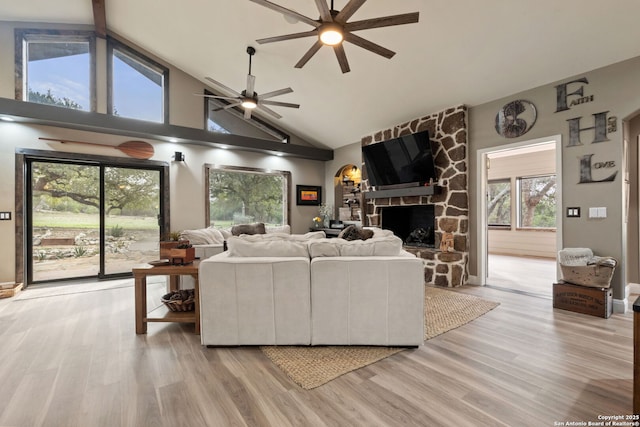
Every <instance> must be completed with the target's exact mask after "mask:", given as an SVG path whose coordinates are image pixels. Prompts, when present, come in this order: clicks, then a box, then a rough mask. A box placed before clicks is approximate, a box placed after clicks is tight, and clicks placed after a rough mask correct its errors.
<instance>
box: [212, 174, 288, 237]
mask: <svg viewBox="0 0 640 427" xmlns="http://www.w3.org/2000/svg"><path fill="white" fill-rule="evenodd" d="M240 169H242V170H240ZM208 175H209V178H208V197H209V200H208V207H209V225H210V226H212V225H215V226H217V227H226V226H229V225H232V224H243V223H252V222H262V223H264V224H265V225H284V224H287V212H288V197H287V195H288V193H289V190H288V189H289V176H290V173H289V172H284V171H266V170H261V169H249V168H233V167H225V168H213V167H211V168H208Z"/></svg>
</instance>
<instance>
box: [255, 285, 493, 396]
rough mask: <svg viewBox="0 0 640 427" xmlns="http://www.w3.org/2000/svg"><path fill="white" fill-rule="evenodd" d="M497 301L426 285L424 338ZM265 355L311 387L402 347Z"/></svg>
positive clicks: (290, 349) (284, 349) (268, 349)
mask: <svg viewBox="0 0 640 427" xmlns="http://www.w3.org/2000/svg"><path fill="white" fill-rule="evenodd" d="M498 305H499V303H497V302H492V301H487V300H483V299H482V298H478V297H476V296H473V295H467V294H463V293H460V292H452V291H446V290H443V289H438V288H433V287H429V286H427V287H426V288H425V337H424V339H425V340H429V339H431V338H434V337H436V336H438V335H441V334H443V333H445V332H447V331H450V330H452V329H455V328H458V327H460V326H462V325H464V324H467V323H469V322H471V321H472V320H474V319H477V318H478V317H480V316H482V315H483V314H485V313H487V312H488V311H490V310H492V309H494V308H496V307H497V306H498ZM260 349H261V350H262V352H263V353H264V354H266V355H267V357H268V358H269V359H271V361H272V362H273V363H275V364H276V366H278V367H279V368H280V369H281V370H282V371H283V372H284V373H285V374H287V376H288V377H289V378H290V379H291V380H292V381H293V382H295V383H296V384H298V385H299V386H300V387H302V388H303V389H305V390H311V389H313V388H316V387H318V386H321V385H323V384H326V383H327V382H329V381H331V380H333V379H336V378H338V377H339V376H341V375H344V374H346V373H347V372H351V371H354V370H356V369H359V368H362V367H364V366H367V365H370V364H372V363H374V362H377V361H379V360H382V359H384V358H386V357H389V356H391V355H393V354H396V353H398V352H400V351H402V350H404V348H396V347H364V346H363V347H358V346H353V347H352V346H327V347H305V346H263V347H260Z"/></svg>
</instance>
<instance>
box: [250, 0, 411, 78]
mask: <svg viewBox="0 0 640 427" xmlns="http://www.w3.org/2000/svg"><path fill="white" fill-rule="evenodd" d="M250 1H252V2H254V3H257V4H259V5H262V6H264V7H267V8H269V9H271V10H275V11H276V12H280V13H282V14H283V15H285V16H289V17H291V18H294V19H295V20H297V21H301V22H304V23H306V24H309V25H311V26H313V27H314V29H313V30H311V31H304V32H302V33H293V34H286V35H283V36H275V37H268V38H264V39H259V40H256V41H257V42H258V43H261V44H262V43H272V42H279V41H283V40H292V39H299V38H302V37H311V36H316V37H318V40H317V41H316V42H315V43H314V44H313V46H311V48H310V49H309V50H308V51H307V53H305V54H304V56H303V57H302V58H301V59H300V60H299V61H298V63H297V64H296V65H295V68H302V67H303V66H304V64H306V63H307V62H308V61H309V59H311V57H312V56H313V55H315V53H316V52H317V51H318V50H320V48H321V47H322V46H323V45H329V46H332V47H333V50H334V52H335V54H336V57H337V58H338V63H339V64H340V69H341V70H342V72H343V73H348V72H349V71H351V69H350V68H349V61H347V55H346V54H345V52H344V47H343V46H342V42H343V41H348V42H350V43H353V44H355V45H356V46H360V47H361V48H363V49H366V50H368V51H371V52H373V53H376V54H378V55H381V56H384V57H385V58H391V57H392V56H393V55H395V54H396V53H395V52H393V51H392V50H389V49H387V48H385V47H382V46H380V45H378V44H375V43H373V42H370V41H369V40H366V39H363V38H362V37H359V36H356V35H355V34H353V31H359V30H368V29H371V28H380V27H390V26H392V25H402V24H413V23H416V22H418V17H419V12H413V13H404V14H401V15H391V16H383V17H380V18H372V19H365V20H362V21H354V22H347V21H348V20H349V18H351V16H353V14H354V13H355V12H356V11H357V10H358V9H360V7H361V6H362V5H363V4H364V2H365V1H366V0H349V2H348V3H347V4H346V5H345V6H344V7H343V8H342V10H340V11H337V10H334V8H333V0H331V7H329V6H327V3H326V1H325V0H315V3H316V7H317V8H318V11H319V12H320V18H319V19H312V18H309V17H307V16H304V15H301V14H300V13H298V12H295V11H293V10H291V9H287V8H285V7H282V6H279V5H277V4H275V3H272V2H270V1H268V0H250Z"/></svg>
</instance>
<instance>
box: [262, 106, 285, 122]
mask: <svg viewBox="0 0 640 427" xmlns="http://www.w3.org/2000/svg"><path fill="white" fill-rule="evenodd" d="M256 110H258V111H262V112H263V113H267V114H269V115H270V116H273V118H275V119H281V118H282V116H281V115H280V114H278V113H276V112H275V111H273V110H272V109H271V108H267V107H265V106H264V105H258V108H256Z"/></svg>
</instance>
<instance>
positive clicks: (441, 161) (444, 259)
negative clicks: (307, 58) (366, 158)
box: [362, 105, 469, 287]
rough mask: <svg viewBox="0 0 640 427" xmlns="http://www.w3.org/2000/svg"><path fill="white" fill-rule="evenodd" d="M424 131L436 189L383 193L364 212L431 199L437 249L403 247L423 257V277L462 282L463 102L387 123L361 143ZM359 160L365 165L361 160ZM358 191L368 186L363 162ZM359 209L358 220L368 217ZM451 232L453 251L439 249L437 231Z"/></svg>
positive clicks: (465, 218) (465, 208) (465, 256)
mask: <svg viewBox="0 0 640 427" xmlns="http://www.w3.org/2000/svg"><path fill="white" fill-rule="evenodd" d="M423 130H428V131H429V137H430V139H431V150H432V151H433V154H434V160H435V164H436V170H437V174H438V185H439V186H440V187H441V191H440V192H439V193H438V194H434V195H431V196H410V197H385V198H374V199H367V200H366V204H365V205H364V206H363V207H364V213H365V214H379V213H380V210H381V208H383V207H388V206H404V205H420V204H433V205H435V215H436V227H435V240H436V241H435V245H436V249H431V248H419V247H405V249H406V250H408V251H409V252H412V253H414V254H416V255H417V256H418V257H420V258H422V259H423V260H424V263H425V281H426V282H427V283H430V284H435V285H437V286H443V287H455V286H460V285H463V284H464V283H466V281H467V279H468V276H469V272H468V265H469V202H468V200H469V194H468V179H467V170H468V168H467V134H468V132H467V107H466V106H464V105H461V106H457V107H453V108H448V109H446V110H444V111H440V112H438V113H435V114H431V115H428V116H425V117H421V118H419V119H415V120H412V121H410V122H406V123H403V124H401V125H398V126H395V127H393V128H391V129H385V130H382V131H379V132H376V133H375V134H373V135H369V136H366V137H364V138H362V146H365V145H369V144H375V143H377V142H382V141H386V140H389V139H392V138H397V137H399V136H402V135H407V134H411V133H416V132H420V131H423ZM363 166H364V165H363ZM362 170H363V180H362V188H363V191H368V190H369V183H368V180H367V177H366V168H365V167H363V168H362ZM367 218H368V217H367V216H366V215H363V220H364V221H365V225H369V224H366V220H367ZM444 232H449V233H453V236H454V251H453V252H442V251H440V250H439V249H437V248H439V247H440V240H441V238H442V233H444Z"/></svg>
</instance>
